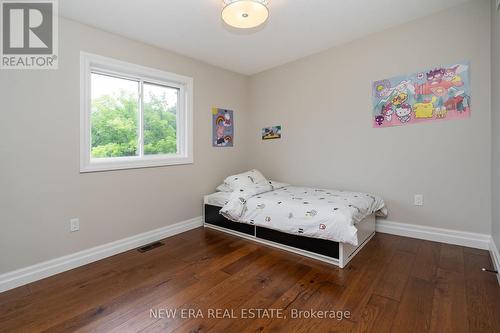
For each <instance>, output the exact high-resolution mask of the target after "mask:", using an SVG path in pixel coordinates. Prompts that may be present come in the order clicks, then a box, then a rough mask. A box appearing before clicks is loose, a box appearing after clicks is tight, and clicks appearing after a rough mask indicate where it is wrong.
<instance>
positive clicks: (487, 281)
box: [464, 253, 500, 332]
mask: <svg viewBox="0 0 500 333" xmlns="http://www.w3.org/2000/svg"><path fill="white" fill-rule="evenodd" d="M464 264H465V265H464V266H465V291H466V297H467V318H468V321H469V331H470V332H500V288H499V287H498V282H497V279H496V276H495V275H494V274H491V273H487V272H483V271H481V268H483V267H486V268H487V267H491V260H490V258H489V257H486V256H482V255H475V254H468V253H467V254H465V255H464Z"/></svg>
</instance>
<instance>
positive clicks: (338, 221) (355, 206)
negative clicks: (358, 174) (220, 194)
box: [220, 184, 386, 246]
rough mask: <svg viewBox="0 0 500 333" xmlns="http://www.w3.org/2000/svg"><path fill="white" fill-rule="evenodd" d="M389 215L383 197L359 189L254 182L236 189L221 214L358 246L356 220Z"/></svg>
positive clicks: (240, 220)
mask: <svg viewBox="0 0 500 333" xmlns="http://www.w3.org/2000/svg"><path fill="white" fill-rule="evenodd" d="M377 212H378V213H379V214H382V215H385V214H386V209H385V205H384V201H383V200H382V198H380V197H378V196H375V195H372V194H368V193H357V192H345V191H335V190H326V189H314V188H308V187H297V186H288V185H280V186H272V185H267V184H264V185H254V186H251V187H246V188H243V189H239V190H235V192H233V193H232V194H231V196H230V198H229V201H228V202H227V203H226V204H225V205H224V206H223V207H222V209H221V211H220V213H221V214H222V215H224V216H225V217H226V218H228V219H230V220H232V221H236V222H242V223H248V224H253V225H257V226H261V227H266V228H270V229H275V230H279V231H282V232H286V233H290V234H297V235H302V236H306V237H313V238H321V239H327V240H332V241H336V242H344V243H349V244H352V245H355V246H357V245H358V239H357V229H356V223H358V222H360V221H361V220H363V219H364V218H365V217H367V216H368V215H371V214H374V213H377Z"/></svg>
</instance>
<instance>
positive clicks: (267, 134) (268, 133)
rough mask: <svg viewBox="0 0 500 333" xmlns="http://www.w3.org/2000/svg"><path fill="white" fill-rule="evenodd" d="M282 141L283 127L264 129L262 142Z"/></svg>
mask: <svg viewBox="0 0 500 333" xmlns="http://www.w3.org/2000/svg"><path fill="white" fill-rule="evenodd" d="M273 139H281V126H271V127H264V128H263V129H262V140H273Z"/></svg>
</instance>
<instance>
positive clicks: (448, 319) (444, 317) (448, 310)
mask: <svg viewBox="0 0 500 333" xmlns="http://www.w3.org/2000/svg"><path fill="white" fill-rule="evenodd" d="M430 331H431V332H435V333H439V332H454V333H460V332H468V331H469V324H468V322H467V299H466V296H465V278H464V274H463V273H457V272H453V271H446V270H443V269H441V268H439V269H438V270H437V279H436V287H435V289H434V300H433V305H432V317H431V326H430Z"/></svg>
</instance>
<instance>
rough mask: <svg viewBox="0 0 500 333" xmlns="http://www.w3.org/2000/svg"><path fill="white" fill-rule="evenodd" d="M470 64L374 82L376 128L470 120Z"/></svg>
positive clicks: (374, 123) (374, 124)
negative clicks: (437, 121)
mask: <svg viewBox="0 0 500 333" xmlns="http://www.w3.org/2000/svg"><path fill="white" fill-rule="evenodd" d="M470 105H471V98H470V73H469V63H459V64H454V65H450V66H443V67H438V68H435V69H431V70H427V71H424V72H419V73H416V74H413V75H405V76H398V77H394V78H392V79H387V80H381V81H377V82H374V83H373V127H389V126H400V125H409V124H416V123H423V122H427V121H436V120H451V119H462V118H468V117H470V112H471V110H470Z"/></svg>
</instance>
